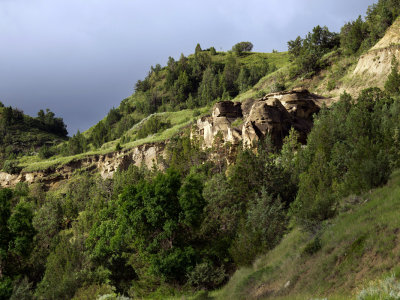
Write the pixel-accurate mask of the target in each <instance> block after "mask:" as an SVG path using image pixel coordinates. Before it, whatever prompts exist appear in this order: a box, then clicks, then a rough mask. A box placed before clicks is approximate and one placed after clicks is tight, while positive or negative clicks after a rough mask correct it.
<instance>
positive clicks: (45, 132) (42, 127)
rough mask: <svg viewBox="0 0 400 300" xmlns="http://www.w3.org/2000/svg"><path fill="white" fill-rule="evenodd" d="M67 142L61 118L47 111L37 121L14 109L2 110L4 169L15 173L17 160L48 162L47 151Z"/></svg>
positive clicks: (0, 151) (0, 147) (1, 164)
mask: <svg viewBox="0 0 400 300" xmlns="http://www.w3.org/2000/svg"><path fill="white" fill-rule="evenodd" d="M66 139H67V130H66V126H65V124H64V122H63V120H62V119H61V118H56V117H55V116H54V113H52V112H51V111H49V110H47V111H46V112H44V111H43V110H41V111H39V113H38V117H37V118H33V117H30V116H27V115H25V114H23V112H22V111H20V110H18V109H16V108H11V107H0V168H4V167H6V170H7V168H8V170H9V171H12V169H13V168H14V167H11V165H12V164H14V165H15V166H16V165H17V159H18V158H20V157H23V156H26V155H31V154H36V155H39V152H40V150H41V149H42V152H41V154H40V155H41V157H42V159H46V158H48V155H50V154H47V153H45V151H46V149H47V148H49V147H51V146H53V145H56V144H59V143H60V142H62V141H65V140H66Z"/></svg>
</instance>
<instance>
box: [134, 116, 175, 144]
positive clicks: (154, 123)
mask: <svg viewBox="0 0 400 300" xmlns="http://www.w3.org/2000/svg"><path fill="white" fill-rule="evenodd" d="M169 127H171V122H169V121H164V120H163V119H162V118H161V117H159V116H153V117H151V118H149V119H148V120H147V121H145V122H144V124H143V125H142V126H141V127H140V129H139V130H138V132H137V137H138V138H139V139H142V138H145V137H147V136H148V135H151V134H155V133H159V132H161V131H164V130H165V129H167V128H169Z"/></svg>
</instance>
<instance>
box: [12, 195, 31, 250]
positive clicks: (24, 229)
mask: <svg viewBox="0 0 400 300" xmlns="http://www.w3.org/2000/svg"><path fill="white" fill-rule="evenodd" d="M32 219H33V211H32V208H31V206H30V205H29V204H28V203H26V202H20V203H18V204H17V206H16V207H15V208H14V210H13V213H12V214H11V216H10V218H9V219H8V221H7V226H8V228H9V230H10V234H11V237H12V239H11V241H10V244H9V251H10V252H11V253H12V254H14V255H18V256H21V257H25V258H26V257H28V255H29V254H30V252H31V250H32V241H33V236H34V235H35V232H36V231H35V229H34V227H33V225H32Z"/></svg>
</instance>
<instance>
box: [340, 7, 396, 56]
mask: <svg viewBox="0 0 400 300" xmlns="http://www.w3.org/2000/svg"><path fill="white" fill-rule="evenodd" d="M399 15H400V2H399V1H398V0H380V1H378V2H377V3H376V4H373V5H371V6H370V7H369V8H368V10H367V13H366V16H365V21H364V20H363V19H362V18H361V16H360V17H359V18H358V19H357V20H355V21H352V22H348V23H346V24H345V25H344V26H343V27H342V29H341V32H340V39H341V46H342V47H343V49H345V51H347V52H348V53H350V54H354V53H359V52H362V51H365V50H368V49H369V48H370V47H372V46H373V45H375V43H376V42H378V41H379V39H381V38H382V37H383V35H384V34H385V31H386V29H387V28H389V27H390V25H392V24H393V22H394V21H395V20H396V18H397V17H398V16H399Z"/></svg>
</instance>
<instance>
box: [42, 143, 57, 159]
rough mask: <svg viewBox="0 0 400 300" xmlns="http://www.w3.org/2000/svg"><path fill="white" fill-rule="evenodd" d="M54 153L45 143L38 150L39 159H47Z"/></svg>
mask: <svg viewBox="0 0 400 300" xmlns="http://www.w3.org/2000/svg"><path fill="white" fill-rule="evenodd" d="M54 154H55V153H54V151H53V150H52V149H51V148H50V147H49V146H47V145H44V146H43V147H42V148H40V150H39V157H40V158H41V159H47V158H49V157H52V156H53V155H54Z"/></svg>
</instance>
